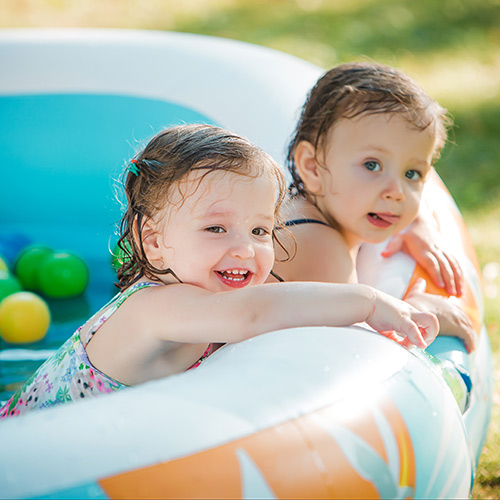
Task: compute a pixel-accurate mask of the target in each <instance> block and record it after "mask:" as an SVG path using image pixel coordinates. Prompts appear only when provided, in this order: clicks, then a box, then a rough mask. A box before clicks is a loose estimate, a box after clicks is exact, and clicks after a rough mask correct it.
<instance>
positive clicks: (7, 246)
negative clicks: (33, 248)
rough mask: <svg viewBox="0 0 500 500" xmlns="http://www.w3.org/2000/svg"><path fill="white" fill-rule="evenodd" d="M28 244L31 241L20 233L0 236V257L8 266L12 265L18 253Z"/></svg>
mask: <svg viewBox="0 0 500 500" xmlns="http://www.w3.org/2000/svg"><path fill="white" fill-rule="evenodd" d="M30 243H31V240H30V239H29V238H28V237H27V236H26V235H25V234H22V233H3V234H0V255H1V256H2V258H3V259H5V261H6V262H7V263H8V264H9V265H13V264H14V261H15V260H16V257H17V256H18V255H19V253H20V252H21V251H22V250H23V249H24V248H26V247H27V246H28V245H29V244H30Z"/></svg>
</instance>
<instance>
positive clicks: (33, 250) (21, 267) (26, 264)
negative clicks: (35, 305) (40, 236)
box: [14, 245, 54, 292]
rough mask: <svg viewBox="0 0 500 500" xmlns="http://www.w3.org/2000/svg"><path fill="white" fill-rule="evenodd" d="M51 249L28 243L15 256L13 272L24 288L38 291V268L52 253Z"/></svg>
mask: <svg viewBox="0 0 500 500" xmlns="http://www.w3.org/2000/svg"><path fill="white" fill-rule="evenodd" d="M53 253H54V252H53V250H52V249H50V248H48V247H45V246H41V245H30V246H29V247H27V248H25V249H24V250H23V251H22V252H21V253H20V254H19V256H18V257H17V260H16V262H15V264H14V273H15V274H16V276H17V278H18V279H19V281H20V282H21V285H22V286H23V288H25V289H26V290H32V291H35V292H37V291H39V290H40V282H39V270H40V266H41V264H42V262H43V261H44V260H45V259H46V258H48V257H50V256H51V255H52V254H53Z"/></svg>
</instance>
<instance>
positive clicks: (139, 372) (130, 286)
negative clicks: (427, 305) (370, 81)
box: [1, 125, 438, 417]
mask: <svg viewBox="0 0 500 500" xmlns="http://www.w3.org/2000/svg"><path fill="white" fill-rule="evenodd" d="M125 176H126V178H125V193H126V196H127V209H126V211H125V213H124V215H123V219H122V222H121V237H120V240H119V243H120V246H121V248H122V250H123V251H124V252H125V257H124V262H123V265H122V266H121V268H120V270H119V271H118V280H119V287H120V290H121V291H120V293H118V295H117V296H116V297H115V298H114V299H112V300H111V302H110V303H108V304H107V305H105V306H104V307H103V308H102V309H101V310H100V311H99V312H97V313H96V314H95V315H94V316H93V317H92V318H90V319H89V320H88V321H87V322H86V323H85V324H84V325H83V326H82V327H81V328H79V329H78V331H77V332H75V334H74V335H73V336H72V337H71V338H70V339H69V340H68V341H67V342H66V343H65V344H64V345H63V346H62V347H61V348H60V349H59V351H58V352H57V353H56V354H55V355H54V356H52V357H51V358H50V359H49V360H47V362H45V363H44V364H43V365H42V366H41V367H40V368H39V369H38V371H37V372H36V373H35V374H34V375H33V376H32V377H31V378H30V380H28V381H27V382H26V384H25V385H24V386H23V387H22V388H21V389H19V391H18V392H17V393H16V394H15V395H14V396H13V397H12V398H11V399H10V401H9V402H8V403H7V404H6V405H5V406H4V408H3V410H2V411H1V416H3V417H7V416H11V415H17V414H20V413H24V412H26V411H28V410H31V409H40V408H47V407H50V406H54V405H57V404H61V403H65V402H70V401H77V400H80V399H83V398H86V397H94V396H100V395H102V394H105V393H108V392H112V391H117V390H122V389H124V388H126V387H129V386H135V385H138V384H141V383H143V382H146V381H148V380H153V379H158V378H161V377H167V376H169V375H173V374H178V373H182V372H185V371H186V370H190V369H192V368H195V367H197V366H199V365H200V364H201V363H202V362H203V360H204V359H205V358H206V357H207V356H209V355H210V354H211V353H212V351H213V349H214V345H215V344H218V343H234V342H240V341H242V340H245V339H248V338H251V337H254V336H257V335H261V334H264V333H266V332H271V331H273V330H278V329H283V328H290V327H297V326H324V325H327V326H349V325H352V324H354V323H358V322H367V323H368V324H369V325H370V326H372V327H373V328H374V329H375V330H379V331H386V330H396V331H398V332H400V334H401V335H402V336H404V337H405V338H406V340H407V341H408V342H409V343H410V342H411V343H413V344H415V345H417V346H419V347H425V346H426V345H427V344H428V343H429V342H431V341H432V340H433V339H434V337H435V336H436V334H437V331H438V323H437V320H436V318H435V316H434V315H432V314H429V313H425V312H420V311H418V310H417V309H416V308H414V307H412V306H411V305H409V304H407V303H405V302H402V301H399V300H397V299H395V298H393V297H391V296H389V295H386V294H384V293H382V292H379V291H376V290H374V289H373V288H370V287H368V286H365V285H344V284H330V283H274V284H264V282H265V281H266V279H267V277H268V275H269V273H270V271H271V268H272V266H273V264H274V240H275V237H276V235H277V227H279V226H280V215H279V214H280V205H281V203H282V200H283V197H284V194H285V185H284V179H283V175H282V172H281V170H280V168H279V166H278V165H277V164H276V163H275V162H274V161H273V160H272V158H271V157H270V156H269V155H268V154H266V153H265V152H264V151H262V150H261V149H259V148H258V147H256V146H254V145H253V144H251V143H250V142H249V141H247V140H246V139H244V138H242V137H239V136H238V135H236V134H234V133H232V132H229V131H227V130H223V129H221V128H217V127H214V126H210V125H183V126H177V127H172V128H168V129H166V130H164V131H162V132H160V133H159V134H158V135H156V136H155V137H154V138H153V139H152V140H151V141H150V142H149V143H148V144H147V145H146V147H145V148H144V149H143V150H142V151H141V152H140V153H139V154H137V155H136V156H135V158H134V159H133V160H132V161H131V162H130V165H129V166H128V168H127V171H126V172H125ZM290 334H292V333H290ZM332 334H334V332H332ZM73 379H76V380H73ZM32 388H36V401H34V400H33V398H31V399H30V405H29V406H28V405H27V404H26V395H28V394H32V391H31V389H32Z"/></svg>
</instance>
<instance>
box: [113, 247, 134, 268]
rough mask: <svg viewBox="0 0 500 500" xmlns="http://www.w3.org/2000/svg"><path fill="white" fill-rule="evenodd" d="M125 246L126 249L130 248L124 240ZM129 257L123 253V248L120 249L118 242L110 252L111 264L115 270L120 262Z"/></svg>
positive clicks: (120, 264) (119, 265)
mask: <svg viewBox="0 0 500 500" xmlns="http://www.w3.org/2000/svg"><path fill="white" fill-rule="evenodd" d="M125 247H126V248H127V249H129V250H130V251H132V250H131V247H130V243H129V242H128V241H125ZM127 259H129V256H128V255H127V254H126V253H125V251H124V250H122V249H121V248H120V247H119V246H118V243H117V244H116V245H115V248H114V249H113V253H112V254H111V266H112V267H113V269H114V270H115V271H118V269H120V267H121V266H122V264H123V263H124V262H125V261H126V260H127Z"/></svg>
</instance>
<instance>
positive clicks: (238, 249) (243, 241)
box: [230, 235, 255, 259]
mask: <svg viewBox="0 0 500 500" xmlns="http://www.w3.org/2000/svg"><path fill="white" fill-rule="evenodd" d="M230 254H231V256H232V257H237V258H239V259H251V258H253V257H254V256H255V248H254V246H253V243H252V241H251V240H250V238H247V237H245V236H241V235H236V236H235V237H234V240H233V242H232V245H231V250H230Z"/></svg>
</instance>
